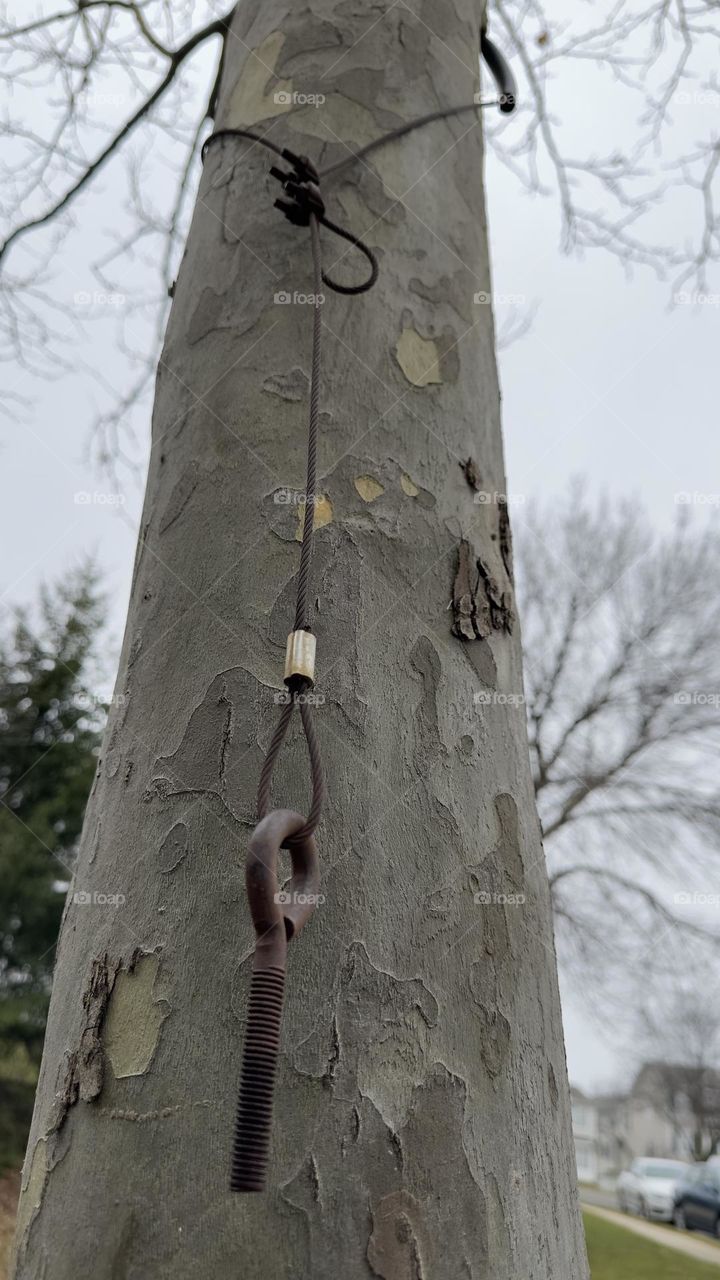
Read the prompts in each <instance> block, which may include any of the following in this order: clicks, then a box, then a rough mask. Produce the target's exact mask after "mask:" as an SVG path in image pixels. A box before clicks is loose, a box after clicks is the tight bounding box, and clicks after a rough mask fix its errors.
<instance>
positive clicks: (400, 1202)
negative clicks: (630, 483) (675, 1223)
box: [16, 0, 587, 1280]
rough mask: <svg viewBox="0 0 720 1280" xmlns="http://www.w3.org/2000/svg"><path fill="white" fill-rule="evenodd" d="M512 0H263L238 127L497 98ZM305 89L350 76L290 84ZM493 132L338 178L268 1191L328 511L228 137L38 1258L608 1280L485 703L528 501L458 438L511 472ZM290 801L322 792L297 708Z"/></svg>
mask: <svg viewBox="0 0 720 1280" xmlns="http://www.w3.org/2000/svg"><path fill="white" fill-rule="evenodd" d="M480 17H481V13H480V11H479V9H478V8H477V7H476V6H473V5H464V6H463V5H455V4H454V3H452V4H451V3H450V2H449V0H441V2H440V3H437V0H436V2H435V3H434V4H432V5H431V4H430V3H429V0H422V2H421V6H420V9H419V10H418V14H417V16H416V15H414V14H412V13H410V11H409V10H408V9H407V7H406V6H404V5H400V6H394V7H393V6H390V7H386V8H385V9H384V10H383V9H378V8H375V9H371V10H370V9H368V7H367V6H362V5H355V6H353V5H348V4H345V3H343V4H340V3H337V0H311V3H310V6H309V7H308V6H307V5H304V6H288V5H287V3H284V2H281V0H264V3H263V4H262V5H261V4H260V3H259V0H247V2H246V3H244V4H242V5H238V6H237V8H236V12H235V15H234V18H233V31H232V34H231V36H230V38H229V40H228V43H227V49H226V56H225V62H224V68H223V74H222V77H221V81H220V86H219V94H218V100H217V125H218V127H219V128H222V127H224V126H232V125H234V124H245V125H249V124H253V123H258V124H259V127H260V129H261V130H262V131H264V130H265V128H268V127H271V128H272V137H273V140H275V141H277V142H278V143H279V144H281V145H287V146H289V147H291V148H292V149H293V150H295V151H299V152H306V153H308V154H310V155H311V156H313V157H315V158H320V157H321V155H322V160H323V161H326V162H328V163H329V162H332V161H333V160H334V159H336V158H340V156H342V155H344V154H346V152H345V147H344V145H343V144H347V145H348V146H353V145H358V144H361V143H362V142H364V141H367V140H368V139H369V138H372V137H375V136H377V135H378V134H380V133H382V132H383V131H384V130H386V129H388V128H390V127H392V126H393V125H396V124H399V123H401V121H403V120H406V119H410V118H411V117H413V116H418V115H422V114H423V113H425V112H427V111H428V109H429V104H433V106H434V105H446V104H451V103H456V102H457V101H458V100H459V99H461V98H467V99H469V100H471V99H472V96H473V93H474V92H475V90H476V89H477V88H478V85H477V70H476V69H477V64H478V48H477V42H478V27H479V22H480ZM462 63H464V64H465V66H466V67H467V68H468V72H467V75H465V72H464V71H463V69H462ZM460 80H463V82H464V84H465V90H464V92H463V91H462V90H461V87H460V86H459V81H460ZM288 86H289V88H288ZM290 91H292V92H293V93H313V92H319V91H320V92H322V93H323V94H325V96H326V102H325V104H324V106H323V107H322V108H315V107H313V106H298V105H297V104H295V105H292V104H287V103H286V102H285V101H283V100H279V101H278V100H276V94H277V93H280V94H281V95H282V94H285V95H286V94H287V93H288V92H290ZM338 138H339V139H341V140H342V141H338ZM482 159H483V157H482V135H481V127H480V125H479V124H477V123H475V122H472V123H470V122H469V121H468V119H467V118H466V119H465V120H463V121H459V120H450V121H446V122H444V123H442V124H438V125H433V126H430V127H428V129H426V130H422V131H418V132H417V133H414V134H410V135H408V136H407V137H406V138H404V139H403V140H402V142H400V143H397V144H393V145H392V146H390V147H388V148H387V150H384V151H381V152H377V153H375V154H373V155H372V156H371V157H369V158H368V162H367V163H365V164H362V165H359V166H357V167H356V168H355V169H354V170H352V171H351V172H348V173H347V175H346V176H343V178H342V180H340V181H337V182H335V183H333V184H328V189H327V191H326V192H325V196H326V199H327V203H328V207H329V212H330V214H331V216H333V217H336V218H337V220H338V221H339V222H342V223H343V224H344V225H347V226H349V227H351V228H352V230H353V231H355V232H357V233H358V234H364V235H365V236H366V238H367V240H368V242H369V243H370V244H371V245H372V247H373V249H374V250H375V252H376V253H377V255H378V259H379V262H380V277H379V281H378V283H377V286H376V287H375V289H374V290H373V291H372V293H370V294H368V295H365V296H362V297H358V298H347V297H338V296H336V295H332V294H328V296H327V298H326V301H325V303H324V304H323V325H324V328H323V343H324V366H323V380H322V388H321V407H322V420H321V421H322V429H321V432H320V439H319V455H318V456H319V474H320V487H321V491H322V493H323V494H324V495H325V496H326V498H327V503H328V508H327V510H328V511H329V512H330V513H331V515H332V519H331V520H330V521H329V522H328V523H325V524H324V526H323V527H318V529H317V533H316V542H315V553H314V556H315V559H314V578H313V598H314V599H315V600H316V601H317V604H316V607H315V611H314V618H313V622H314V629H315V631H316V633H317V637H318V691H319V692H321V693H322V694H323V696H324V699H325V701H324V703H323V704H322V706H320V707H319V708H318V710H317V715H316V724H317V729H318V735H319V738H320V743H321V746H322V750H323V753H324V758H325V766H326V774H327V783H328V795H329V799H328V804H327V808H326V813H325V816H324V819H323V822H322V824H321V826H320V829H319V832H318V842H319V849H320V857H321V863H322V878H323V881H322V892H323V895H324V899H325V900H324V902H323V904H322V905H321V906H320V907H318V910H317V912H316V913H315V915H314V917H313V920H312V922H311V923H310V924H309V925H308V926H307V927H306V929H304V930H303V932H302V933H301V934H300V935H299V937H298V938H297V939H296V940H294V941H293V942H292V944H291V947H290V952H289V963H288V977H287V988H286V991H287V996H286V1005H285V1013H284V1021H283V1034H282V1053H281V1057H280V1063H279V1071H278V1088H277V1096H276V1106H275V1128H274V1137H273V1151H272V1163H271V1169H270V1189H269V1192H268V1194H267V1195H266V1196H264V1197H261V1198H253V1197H233V1196H231V1195H230V1194H229V1193H228V1191H227V1189H226V1187H227V1183H226V1178H227V1170H228V1161H229V1152H230V1143H231V1132H232V1122H233V1115H234V1107H235V1092H236V1083H237V1078H238V1072H239V1067H240V1059H241V1050H242V1033H243V1024H244V1018H245V1008H246V1000H247V994H248V985H249V968H250V957H251V954H252V948H253V937H254V935H253V931H252V928H251V924H250V919H249V914H248V909H247V904H246V901H245V896H244V886H243V879H244V877H243V862H244V856H245V852H246V848H247V840H248V837H249V834H250V832H251V830H252V826H253V824H254V817H255V791H256V787H257V781H258V774H259V770H260V766H261V762H262V758H263V753H264V750H265V749H266V747H267V744H268V741H269V739H270V737H271V735H272V732H273V730H274V727H275V723H276V716H277V708H276V705H275V698H276V695H277V694H278V692H280V691H281V690H282V688H283V683H282V671H283V658H284V649H285V640H286V636H287V632H288V631H289V630H290V628H291V626H292V618H293V610H294V591H295V575H296V573H297V567H298V544H297V542H296V538H295V535H296V530H297V505H296V504H294V503H290V502H282V501H279V500H278V495H279V494H281V493H283V492H284V493H287V492H293V493H298V492H301V491H302V487H303V483H304V468H305V441H306V414H307V389H308V375H309V369H310V344H309V326H308V323H307V319H308V315H307V310H304V309H303V307H302V305H301V304H298V305H283V306H278V305H276V304H275V302H274V295H275V293H276V291H278V290H280V289H282V290H285V291H287V292H288V293H289V294H290V295H292V294H293V292H297V293H300V294H303V293H307V292H308V291H309V290H310V288H311V283H310V282H311V278H312V277H311V269H310V253H309V244H308V236H307V232H306V231H305V230H303V229H301V228H297V227H293V226H291V225H290V224H289V223H288V222H286V221H285V220H284V219H283V218H282V217H280V216H279V215H278V214H276V212H275V211H274V210H273V208H272V200H273V199H274V197H275V195H276V194H277V193H276V191H274V190H273V191H271V189H270V188H271V186H272V185H273V184H272V183H271V182H270V180H269V179H268V176H267V171H268V164H269V162H268V159H267V157H266V155H265V154H264V152H262V151H261V150H260V148H258V147H247V146H246V145H245V144H243V143H239V142H235V141H226V142H223V143H219V144H217V145H216V146H214V147H213V148H211V149H210V151H209V153H208V157H207V161H206V164H205V168H204V171H203V174H202V178H201V186H200V198H199V201H198V205H197V208H196V211H195V215H194V219H193V225H192V229H191V232H190V236H189V240H188V245H187V249H186V253H185V257H184V260H183V262H182V264H181V268H180V271H179V274H178V279H177V286H176V288H175V291H174V294H175V296H174V300H173V307H172V312H171V316H170V321H169V324H168V330H167V335H166V341H165V348H164V352H163V359H162V362H161V364H160V367H159V370H158V379H157V392H156V401H155V409H154V415H153V448H152V456H151V462H150V468H149V475H148V484H147V496H146V503H145V510H144V513H143V519H142V525H141V529H142V534H141V538H140V541H139V546H138V554H137V557H136V563H135V573H134V581H133V589H132V601H131V606H130V616H129V618H128V624H127V631H126V636H125V641H124V646H123V654H122V659H121V666H120V672H119V675H118V685H117V688H118V690H119V691H121V692H122V693H123V694H124V695H125V700H124V702H123V705H122V706H118V705H114V706H113V708H112V710H111V714H110V721H109V724H108V730H107V738H106V741H105V744H104V748H103V766H102V769H101V770H100V771H99V773H98V777H97V781H96V785H95V787H94V790H93V794H92V797H91V800H90V803H89V806H88V813H87V819H86V825H85V830H84V834H83V839H82V843H81V846H80V850H79V854H78V869H77V877H78V884H79V885H80V886H81V887H82V888H83V889H87V890H88V891H89V892H90V893H91V894H92V893H93V892H95V891H97V892H98V893H102V894H109V893H110V894H121V895H123V896H124V899H125V901H124V905H122V906H121V907H115V908H111V907H95V906H88V905H86V906H79V905H77V904H76V903H75V902H74V900H73V898H72V896H71V897H70V898H69V900H68V906H67V910H66V914H65V919H64V923H63V929H62V935H61V940H60V946H59V959H58V967H57V974H56V980H55V987H54V991H53V998H52V1004H51V1010H50V1017H49V1022H48V1030H47V1038H46V1045H45V1054H44V1060H43V1067H42V1073H41V1078H40V1084H39V1088H38V1096H37V1104H36V1109H35V1116H34V1119H33V1129H32V1134H31V1139H30V1145H29V1148H28V1161H27V1173H26V1179H25V1182H26V1190H25V1191H24V1192H23V1196H22V1197H21V1221H22V1223H23V1226H22V1229H21V1233H20V1249H19V1255H18V1265H17V1271H16V1277H17V1280H37V1278H38V1277H43V1276H47V1280H77V1277H78V1276H92V1278H93V1280H120V1277H122V1278H123V1280H171V1278H172V1280H190V1277H195V1276H202V1277H203V1280H227V1277H229V1276H235V1275H239V1274H242V1275H247V1276H253V1277H254V1276H257V1277H262V1280H276V1278H277V1280H280V1278H281V1277H287V1276H293V1277H294V1278H295V1280H338V1277H340V1276H341V1277H343V1280H368V1276H372V1275H375V1276H381V1277H384V1278H385V1280H417V1278H418V1277H420V1276H422V1280H517V1277H519V1276H522V1277H523V1280H530V1277H532V1280H584V1277H585V1276H586V1274H587V1272H586V1264H585V1260H584V1246H583V1241H582V1233H581V1227H580V1220H579V1214H578V1211H577V1204H576V1201H575V1168H574V1155H573V1146H572V1138H571V1130H570V1112H569V1098H568V1088H567V1078H566V1070H565V1061H564V1054H563V1042H562V1028H561V1023H560V1011H559V1002H558V993H557V983H556V975H555V966H554V959H553V942H552V930H551V923H550V906H549V898H548V892H547V881H546V874H545V869H544V863H543V857H542V847H541V843H540V838H539V828H538V823H537V818H536V814H535V811H534V803H533V795H532V785H531V779H530V770H529V761H528V751H527V743H526V740H525V737H524V726H523V724H522V717H521V716H519V715H518V714H517V711H516V709H515V708H514V707H512V706H508V704H507V702H506V701H503V700H502V699H497V700H494V701H493V700H490V701H488V703H487V704H486V705H483V707H482V714H479V713H478V708H477V706H476V705H475V701H474V697H475V693H476V691H477V689H478V687H481V688H485V689H493V690H494V689H497V690H499V691H501V692H502V691H504V690H512V691H517V690H519V689H520V688H521V687H522V676H521V655H520V645H519V635H518V629H517V627H516V626H514V625H513V621H512V607H511V602H512V583H511V579H510V569H511V563H510V556H509V527H508V526H507V524H506V523H505V521H506V514H507V513H506V512H505V513H504V512H503V511H502V510H501V509H500V508H499V507H498V506H497V504H492V505H482V504H479V503H476V502H474V501H472V498H471V495H469V493H468V483H470V484H471V487H474V485H473V483H472V481H471V480H470V477H469V476H468V475H467V472H466V475H465V476H463V475H462V474H461V473H460V471H459V469H458V465H457V461H458V459H459V458H476V459H477V460H478V468H479V470H481V472H482V478H483V484H484V486H486V487H487V489H488V490H489V491H493V492H494V491H497V492H498V493H504V492H506V484H505V476H504V468H503V457H502V443H501V435H500V417H499V393H498V385H497V377H496V369H495V358H494V350H493V333H492V316H491V308H490V307H483V308H480V311H482V312H483V314H482V316H480V317H479V318H478V308H476V307H475V306H474V304H473V296H474V293H475V292H476V290H477V289H478V288H479V287H480V288H483V289H487V288H488V263H487V243H486V229H485V214H484V206H483V189H482ZM423 175H424V176H423ZM402 193H404V195H402V199H398V198H397V197H398V195H401V194H402ZM323 243H324V245H325V252H326V265H327V267H328V269H332V272H333V274H337V275H338V276H342V278H343V279H347V280H353V279H357V278H358V276H357V274H355V273H356V272H357V273H359V271H360V269H361V268H360V266H359V264H357V263H356V261H355V259H354V257H353V256H352V255H351V254H348V255H347V256H346V257H343V258H342V261H336V259H337V258H339V257H340V255H341V254H343V248H342V246H341V247H338V244H337V243H336V242H335V241H333V239H332V237H329V236H328V237H326V236H325V235H324V234H323ZM403 334H406V335H407V334H410V335H411V336H410V337H407V336H406V337H405V338H403V337H402V335H403ZM412 335H415V336H414V337H413V336H412ZM399 343H400V350H399V352H398V344H399ZM440 378H441V379H442V380H441V381H439V380H438V379H440ZM478 475H479V471H478ZM458 543H459V550H458ZM453 575H454V576H455V585H454V588H453V592H452V613H451V617H450V618H448V595H449V584H450V583H451V582H452V580H453ZM451 627H452V630H453V631H454V633H455V635H456V636H459V637H462V639H463V640H467V641H473V643H463V644H458V643H457V642H456V641H455V640H453V638H452V635H451ZM131 764H132V768H130V765H131ZM273 798H274V802H275V803H276V804H277V805H278V806H279V805H283V806H287V807H297V808H301V809H303V808H305V806H306V804H307V800H308V770H307V762H306V754H305V749H304V744H303V741H302V738H301V736H300V733H299V730H298V727H297V725H294V726H293V728H292V730H291V731H290V734H289V737H288V740H287V742H286V744H285V747H284V748H283V751H282V753H281V755H280V758H279V761H278V767H277V770H276V775H275V779H274V786H273ZM509 895H510V897H509ZM488 898H489V900H488V901H486V899H488ZM519 898H522V900H523V902H522V905H520V904H519V901H516V899H517V900H519ZM511 899H512V900H511ZM98 957H100V958H101V959H100V960H98ZM88 975H90V977H89V978H88ZM116 998H117V1002H118V1003H117V1005H116V1007H115V1013H113V1002H114V1001H115V999H116ZM166 1014H167V1015H169V1016H165V1015H166ZM113 1062H114V1063H115V1066H116V1067H117V1073H116V1072H115V1071H113V1069H112V1066H113ZM56 1090H57V1094H58V1096H57V1097H56ZM59 1116H61V1117H62V1119H61V1121H58V1117H59ZM181 1228H182V1229H181Z"/></svg>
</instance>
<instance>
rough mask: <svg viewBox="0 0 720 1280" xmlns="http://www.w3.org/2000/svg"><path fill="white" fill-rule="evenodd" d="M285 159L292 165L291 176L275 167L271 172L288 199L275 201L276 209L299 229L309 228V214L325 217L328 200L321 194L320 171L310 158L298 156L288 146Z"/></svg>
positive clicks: (284, 151)
mask: <svg viewBox="0 0 720 1280" xmlns="http://www.w3.org/2000/svg"><path fill="white" fill-rule="evenodd" d="M282 154H283V159H284V160H287V162H288V164H290V165H292V172H291V173H284V172H283V170H282V169H278V168H277V166H276V165H273V167H272V168H271V170H270V174H271V176H272V177H273V178H276V179H277V181H278V182H279V183H280V185H281V187H282V189H283V191H284V193H285V195H286V196H287V197H288V199H287V200H276V201H275V208H276V209H280V211H281V212H282V213H284V214H285V217H286V218H287V219H288V222H292V223H293V224H294V226H296V227H307V226H309V224H310V215H311V214H312V213H314V214H315V217H316V218H318V219H319V218H322V216H323V214H324V213H325V201H324V200H323V198H322V196H321V194H320V187H319V186H318V182H319V181H320V179H319V177H318V172H317V169H316V168H315V165H314V164H313V163H312V161H311V160H310V159H308V157H307V156H298V155H296V154H295V152H294V151H289V150H288V148H287V147H285V148H284V149H283V153H282Z"/></svg>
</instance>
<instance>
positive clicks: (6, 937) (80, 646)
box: [0, 563, 105, 1062]
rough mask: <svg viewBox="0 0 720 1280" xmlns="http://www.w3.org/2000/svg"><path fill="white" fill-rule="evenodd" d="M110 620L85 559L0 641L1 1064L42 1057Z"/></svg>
mask: <svg viewBox="0 0 720 1280" xmlns="http://www.w3.org/2000/svg"><path fill="white" fill-rule="evenodd" d="M102 619H103V608H102V602H101V598H100V595H99V593H98V589H97V576H96V572H95V570H94V568H93V566H92V565H91V564H89V563H88V564H85V565H84V566H83V567H82V568H81V569H79V570H78V571H77V572H76V573H75V574H73V575H72V576H71V577H70V578H69V579H67V580H66V581H65V582H64V583H63V584H62V585H56V586H55V587H53V588H43V590H42V591H41V594H40V601H39V608H38V609H37V610H35V611H33V610H30V609H18V610H16V612H15V620H14V624H13V625H12V627H11V628H10V629H9V634H7V635H6V636H4V637H2V638H1V639H0V884H1V885H2V889H1V890H0V1062H2V1060H5V1061H6V1062H7V1060H8V1058H10V1059H17V1057H18V1053H20V1056H21V1057H24V1056H25V1055H24V1054H23V1053H22V1051H21V1050H19V1046H24V1048H25V1050H26V1051H27V1054H28V1055H29V1057H30V1059H31V1060H33V1061H34V1060H36V1059H39V1055H40V1050H41V1048H42V1040H43V1034H44V1029H45V1016H46V1011H47V1004H48V999H49V993H50V983H51V975H52V968H53V960H54V951H55V940H56V937H57V932H58V927H59V924H60V917H61V915H62V909H63V901H64V891H65V889H66V888H67V882H68V880H69V879H70V872H71V869H72V863H73V859H74V856H75V848H76V844H77V840H78V837H79V835H80V831H81V828H82V820H83V812H84V809H85V803H86V800H87V796H88V792H89V790H90V785H91V783H92V779H93V775H94V772H95V766H96V763H97V753H98V748H99V743H100V735H101V731H102V727H103V723H104V719H105V707H104V705H103V703H102V702H101V701H99V699H98V698H97V697H96V696H94V695H93V693H92V692H91V688H90V686H91V684H92V679H91V677H92V675H93V673H94V668H95V649H96V644H97V639H98V633H99V629H100V626H101V624H102Z"/></svg>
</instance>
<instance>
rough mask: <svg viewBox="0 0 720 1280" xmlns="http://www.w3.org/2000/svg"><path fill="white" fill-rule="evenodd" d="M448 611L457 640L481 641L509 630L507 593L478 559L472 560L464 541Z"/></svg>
mask: <svg viewBox="0 0 720 1280" xmlns="http://www.w3.org/2000/svg"><path fill="white" fill-rule="evenodd" d="M452 608H453V626H452V629H453V634H454V635H456V636H457V637H458V638H459V639H460V640H485V639H487V637H488V636H489V635H491V633H492V632H493V631H506V632H508V633H510V632H511V631H512V629H513V622H514V618H515V615H514V613H513V609H512V604H511V596H510V592H509V591H503V590H502V589H501V588H500V586H499V585H498V582H497V579H496V578H495V577H494V576H493V574H492V572H491V571H490V569H489V568H488V566H487V564H486V563H485V562H484V561H483V560H482V559H480V557H479V556H476V557H473V555H472V551H471V548H470V543H469V542H467V541H466V539H464V538H463V540H462V542H461V543H460V546H459V547H458V553H457V569H456V571H455V581H454V583H453V595H452Z"/></svg>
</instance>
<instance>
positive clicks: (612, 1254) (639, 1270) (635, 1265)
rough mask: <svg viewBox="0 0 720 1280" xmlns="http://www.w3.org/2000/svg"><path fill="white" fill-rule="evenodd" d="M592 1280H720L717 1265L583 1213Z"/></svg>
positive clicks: (590, 1214)
mask: <svg viewBox="0 0 720 1280" xmlns="http://www.w3.org/2000/svg"><path fill="white" fill-rule="evenodd" d="M583 1217H584V1221H585V1239H586V1240H587V1247H588V1257H589V1259H590V1273H591V1275H592V1280H720V1267H716V1266H713V1264H712V1263H710V1262H696V1261H695V1259H694V1258H689V1257H687V1255H686V1254H684V1253H679V1252H678V1251H677V1250H676V1249H666V1248H665V1246H664V1245H660V1244H653V1243H652V1242H651V1241H650V1240H643V1238H642V1236H636V1235H635V1234H634V1232H632V1231H626V1230H625V1229H624V1227H616V1226H615V1223H614V1222H605V1220H604V1219H603V1218H596V1217H595V1215H594V1214H592V1213H586V1214H584V1215H583Z"/></svg>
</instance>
